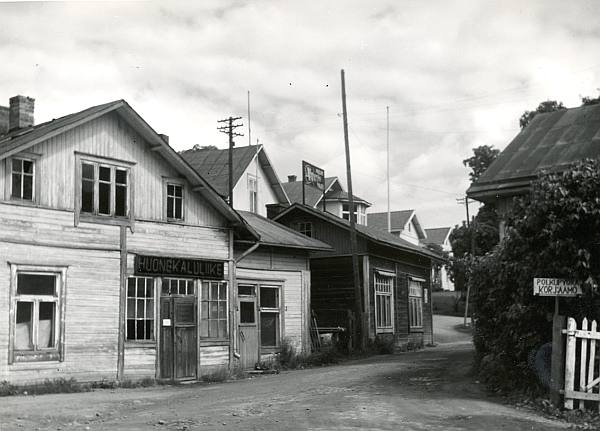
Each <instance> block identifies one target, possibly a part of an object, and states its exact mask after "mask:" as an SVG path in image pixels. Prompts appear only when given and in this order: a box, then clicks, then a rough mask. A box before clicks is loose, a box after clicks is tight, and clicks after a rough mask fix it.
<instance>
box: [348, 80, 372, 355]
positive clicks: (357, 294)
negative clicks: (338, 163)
mask: <svg viewBox="0 0 600 431" xmlns="http://www.w3.org/2000/svg"><path fill="white" fill-rule="evenodd" d="M341 75H342V114H343V120H344V144H345V147H346V178H347V181H348V198H349V200H350V202H349V203H350V208H349V210H350V214H349V219H350V249H351V252H352V274H353V275H354V302H355V308H356V318H355V321H354V333H355V337H356V342H357V344H358V347H359V348H360V349H363V348H364V340H363V330H362V329H363V328H362V323H363V321H362V320H363V319H362V314H363V313H362V289H361V286H360V277H359V274H358V254H357V248H358V247H357V245H356V221H355V220H354V209H355V208H354V195H353V194H352V170H351V168H350V143H349V142H348V113H347V110H346V80H345V78H344V69H342V73H341ZM364 276H365V277H367V276H368V275H367V274H365V275H364Z"/></svg>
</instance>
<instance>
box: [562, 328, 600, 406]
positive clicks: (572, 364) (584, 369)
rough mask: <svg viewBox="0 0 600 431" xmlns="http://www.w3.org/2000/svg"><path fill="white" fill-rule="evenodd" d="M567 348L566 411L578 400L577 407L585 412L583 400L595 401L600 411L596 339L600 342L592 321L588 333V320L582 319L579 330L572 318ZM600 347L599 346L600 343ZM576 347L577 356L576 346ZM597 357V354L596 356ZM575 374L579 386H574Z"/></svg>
mask: <svg viewBox="0 0 600 431" xmlns="http://www.w3.org/2000/svg"><path fill="white" fill-rule="evenodd" d="M562 332H563V334H567V349H566V355H565V356H566V358H565V390H564V395H565V408H566V409H573V402H574V400H578V401H579V405H578V407H579V408H580V409H581V410H584V409H585V407H584V403H585V401H595V402H597V403H598V408H599V409H600V368H599V367H598V364H597V360H596V359H597V356H596V340H600V332H598V331H597V324H596V321H595V320H594V321H593V322H592V325H591V328H589V330H588V320H587V319H583V322H582V323H581V329H577V322H576V321H575V319H573V318H572V317H569V319H568V321H567V329H566V330H563V331H562ZM598 344H599V347H600V343H598ZM578 345H579V354H577V350H578V349H577V346H578ZM598 356H599V358H600V355H598ZM577 373H579V383H578V385H577V389H576V385H575V380H576V376H577Z"/></svg>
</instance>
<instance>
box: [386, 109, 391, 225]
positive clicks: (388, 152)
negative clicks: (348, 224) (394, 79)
mask: <svg viewBox="0 0 600 431" xmlns="http://www.w3.org/2000/svg"><path fill="white" fill-rule="evenodd" d="M385 110H386V114H387V115H386V124H387V128H386V129H387V132H386V142H387V230H388V232H389V233H391V232H392V213H391V212H390V107H389V106H386V107H385Z"/></svg>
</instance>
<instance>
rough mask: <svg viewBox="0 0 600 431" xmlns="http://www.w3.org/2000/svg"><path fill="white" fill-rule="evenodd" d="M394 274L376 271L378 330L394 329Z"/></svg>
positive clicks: (376, 319)
mask: <svg viewBox="0 0 600 431" xmlns="http://www.w3.org/2000/svg"><path fill="white" fill-rule="evenodd" d="M394 276H395V275H394V274H391V273H390V274H387V273H382V272H379V271H375V277H374V278H375V321H376V324H377V332H393V331H394Z"/></svg>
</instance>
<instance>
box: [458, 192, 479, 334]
mask: <svg viewBox="0 0 600 431" xmlns="http://www.w3.org/2000/svg"><path fill="white" fill-rule="evenodd" d="M456 202H457V203H458V204H459V205H462V204H463V203H464V204H465V210H466V212H467V229H469V232H470V234H471V257H475V226H476V222H475V217H473V229H470V228H471V223H470V222H469V197H468V196H465V197H464V198H460V199H456ZM470 294H471V280H470V279H469V280H468V281H467V296H466V297H465V316H464V320H463V326H464V327H465V328H466V327H467V318H468V316H469V296H470Z"/></svg>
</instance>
